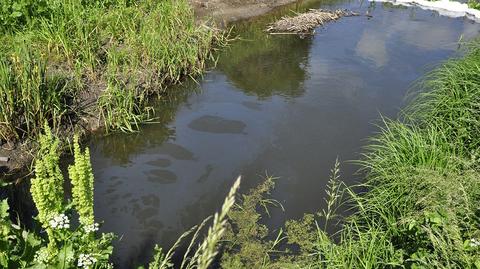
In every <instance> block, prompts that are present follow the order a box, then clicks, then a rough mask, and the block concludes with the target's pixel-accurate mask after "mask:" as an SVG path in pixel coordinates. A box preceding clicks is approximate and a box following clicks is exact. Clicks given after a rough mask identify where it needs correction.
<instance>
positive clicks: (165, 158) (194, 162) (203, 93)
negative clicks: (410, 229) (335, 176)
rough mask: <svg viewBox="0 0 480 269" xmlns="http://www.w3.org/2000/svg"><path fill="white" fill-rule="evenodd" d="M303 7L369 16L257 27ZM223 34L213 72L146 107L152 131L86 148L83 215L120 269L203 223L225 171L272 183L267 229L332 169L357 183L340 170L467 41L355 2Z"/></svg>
mask: <svg viewBox="0 0 480 269" xmlns="http://www.w3.org/2000/svg"><path fill="white" fill-rule="evenodd" d="M306 8H326V9H336V8H347V9H349V10H352V11H356V12H359V13H360V14H365V13H368V14H369V15H371V17H367V16H359V17H348V18H342V19H341V20H339V21H338V22H334V23H331V24H328V25H327V26H325V27H322V28H318V29H317V30H316V33H315V35H311V36H305V37H303V38H300V37H298V36H294V35H273V36H272V35H268V34H266V33H265V32H264V31H263V30H264V29H265V25H266V23H268V22H272V21H274V20H275V19H276V18H279V17H281V16H283V15H286V14H291V12H292V11H291V10H296V11H302V10H305V9H306ZM234 29H235V30H234V32H235V33H236V34H237V35H238V36H239V37H240V38H241V39H239V40H236V41H235V42H233V43H232V44H231V45H230V46H229V47H228V48H226V49H225V50H224V51H222V52H221V53H220V55H219V56H218V63H217V66H216V68H213V69H211V70H210V71H209V72H208V73H206V74H205V76H204V77H203V78H201V79H198V83H195V82H193V81H188V82H186V83H184V84H183V85H181V86H178V87H174V88H172V89H171V90H170V91H169V92H170V94H169V95H168V96H167V97H165V98H163V99H162V100H160V101H157V102H155V104H154V107H155V110H156V113H157V115H158V118H157V119H156V120H155V122H152V123H150V124H147V125H144V126H142V128H141V130H140V131H139V132H138V133H134V134H114V135H110V136H106V137H97V138H94V139H93V140H92V141H91V144H90V148H91V151H92V162H93V166H94V167H93V168H94V173H95V177H96V183H95V200H96V202H95V210H96V217H97V220H98V221H104V225H103V228H102V229H103V231H109V232H114V233H116V234H118V235H120V236H121V238H120V242H119V243H117V244H116V249H115V257H114V259H115V263H116V264H118V265H119V267H120V268H132V266H133V265H139V264H145V263H147V262H148V260H149V259H150V258H151V251H152V248H153V246H154V244H156V243H158V244H161V245H162V246H164V247H168V246H170V245H171V244H172V243H173V242H174V241H175V239H176V238H178V236H179V235H181V234H182V233H183V231H185V230H187V229H188V228H190V227H191V226H193V225H195V224H198V223H199V222H201V220H203V219H204V218H205V217H207V216H208V215H210V214H213V213H214V212H215V211H216V210H218V209H219V208H220V206H221V203H222V200H223V199H224V197H225V195H226V193H227V192H228V189H229V188H230V186H231V185H232V183H233V181H234V179H235V178H236V177H237V176H238V175H242V176H243V182H242V189H241V191H242V192H246V191H247V190H248V189H249V188H251V187H254V186H255V185H257V184H259V183H260V182H261V181H262V179H263V178H264V177H265V176H266V175H272V176H276V177H278V179H277V181H276V182H277V184H276V188H275V190H274V192H273V193H272V195H273V197H274V198H276V199H277V200H279V201H280V202H282V204H283V206H284V209H285V210H284V211H281V210H276V211H274V212H273V214H272V216H271V217H270V218H269V219H267V220H266V222H267V223H268V224H269V225H270V226H271V227H273V228H275V227H279V225H281V224H282V223H283V222H284V221H285V219H288V218H298V217H301V216H302V215H303V213H309V212H315V211H317V210H319V209H321V208H322V204H323V202H322V201H323V198H324V188H325V184H326V182H327V181H328V178H329V173H330V169H331V168H332V166H333V165H334V163H335V160H336V159H337V158H338V159H339V160H340V161H342V165H341V169H342V180H344V181H346V182H347V183H348V184H353V183H355V182H358V181H359V180H361V178H360V177H359V176H358V175H356V174H355V173H354V172H355V171H356V169H358V167H355V165H354V164H352V163H351V162H348V161H349V160H354V159H357V158H359V157H360V153H361V152H362V147H363V146H364V145H365V144H366V142H367V138H368V137H369V136H371V135H372V134H374V133H375V131H376V130H378V128H377V127H375V124H377V123H379V122H380V119H381V116H385V117H395V115H396V114H397V113H398V111H399V109H400V108H401V107H402V106H403V105H404V102H405V99H404V98H405V95H406V93H407V91H408V89H409V88H410V87H411V85H412V83H414V82H415V81H416V80H417V79H418V78H420V77H421V76H422V75H423V74H425V73H426V72H428V71H429V70H431V69H432V68H433V67H435V65H438V64H439V63H440V62H441V61H443V60H445V59H447V58H449V57H451V56H455V55H458V41H459V40H463V41H465V40H468V39H471V38H472V37H475V36H477V35H479V33H480V27H479V25H478V24H474V23H473V22H471V21H469V20H468V19H464V18H455V19H452V18H448V17H443V16H440V15H438V14H437V13H435V12H433V11H424V10H421V9H420V8H418V7H408V8H405V7H399V6H392V5H390V4H388V3H370V2H360V1H349V2H338V1H337V2H333V1H329V2H326V1H316V2H315V1H314V2H309V4H308V5H293V6H288V7H284V8H281V9H279V10H277V11H275V12H273V13H272V14H270V15H268V16H265V17H262V18H257V19H255V20H251V21H247V22H242V23H239V24H237V25H236V26H235V28H234Z"/></svg>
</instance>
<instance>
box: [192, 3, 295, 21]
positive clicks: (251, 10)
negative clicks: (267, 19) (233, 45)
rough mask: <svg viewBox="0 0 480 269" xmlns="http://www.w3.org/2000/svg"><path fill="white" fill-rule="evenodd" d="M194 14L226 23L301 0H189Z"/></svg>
mask: <svg viewBox="0 0 480 269" xmlns="http://www.w3.org/2000/svg"><path fill="white" fill-rule="evenodd" d="M190 2H191V3H192V5H193V7H194V8H195V14H196V15H197V16H198V17H200V18H202V17H213V18H214V19H215V20H217V21H219V22H221V23H228V22H233V21H238V20H243V19H248V18H252V17H255V16H259V15H262V14H265V13H267V12H269V11H271V10H272V9H274V8H276V7H279V6H283V5H286V4H291V3H295V2H297V3H303V2H304V1H303V0H190Z"/></svg>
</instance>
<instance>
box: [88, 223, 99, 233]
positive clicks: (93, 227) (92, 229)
mask: <svg viewBox="0 0 480 269" xmlns="http://www.w3.org/2000/svg"><path fill="white" fill-rule="evenodd" d="M98 228H100V225H99V224H98V223H94V224H91V225H87V226H85V228H84V230H85V232H87V233H91V232H96V231H98Z"/></svg>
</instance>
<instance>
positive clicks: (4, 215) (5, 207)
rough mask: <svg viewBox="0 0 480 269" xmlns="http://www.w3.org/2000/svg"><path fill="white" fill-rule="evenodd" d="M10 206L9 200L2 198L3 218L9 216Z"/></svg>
mask: <svg viewBox="0 0 480 269" xmlns="http://www.w3.org/2000/svg"><path fill="white" fill-rule="evenodd" d="M9 209H10V207H9V206H8V202H7V200H2V201H1V202H0V218H1V219H6V218H8V210H9Z"/></svg>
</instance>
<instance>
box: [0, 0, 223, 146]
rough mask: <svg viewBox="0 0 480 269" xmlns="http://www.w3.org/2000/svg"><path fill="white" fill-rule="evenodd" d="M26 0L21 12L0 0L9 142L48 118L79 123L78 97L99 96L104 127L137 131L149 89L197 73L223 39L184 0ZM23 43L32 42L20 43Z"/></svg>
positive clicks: (1, 103)
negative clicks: (214, 46) (197, 20)
mask: <svg viewBox="0 0 480 269" xmlns="http://www.w3.org/2000/svg"><path fill="white" fill-rule="evenodd" d="M7 2H8V1H7ZM21 2H22V3H23V4H24V5H23V4H22V5H23V6H22V8H18V9H19V10H18V12H17V11H15V10H16V9H17V6H12V5H11V4H9V3H3V2H2V4H1V5H2V6H4V9H1V11H0V18H4V19H3V21H2V24H1V27H0V32H2V36H1V37H0V43H1V44H0V72H1V76H2V77H1V78H0V79H1V80H0V88H1V89H2V93H1V95H2V96H1V98H0V109H1V110H0V112H2V113H0V114H1V115H2V116H1V117H2V118H1V119H0V124H1V129H0V135H1V138H2V140H7V141H10V140H14V141H15V140H22V139H25V138H27V137H35V136H36V135H37V134H38V132H39V128H40V127H41V126H42V125H43V122H45V121H47V122H49V123H51V127H54V128H57V127H58V126H59V125H61V124H62V122H63V121H67V122H73V123H75V122H76V121H78V120H79V119H80V117H79V116H76V114H77V113H79V114H80V115H81V114H82V113H83V112H84V111H82V110H80V111H79V110H78V109H85V108H84V107H83V106H81V105H79V104H83V103H85V102H84V101H85V100H82V99H81V98H83V97H82V96H90V97H89V98H92V99H93V101H94V102H93V103H94V104H98V107H96V108H94V109H93V111H94V113H93V114H96V115H100V116H101V117H102V118H101V119H100V120H101V121H102V122H103V124H104V125H105V126H106V127H107V130H112V129H119V130H122V131H132V130H134V129H135V128H136V127H137V126H138V124H139V123H141V122H142V121H143V120H145V119H147V118H148V115H149V114H148V112H149V109H148V108H147V102H146V99H147V97H148V95H150V94H161V93H162V92H163V91H165V89H166V87H167V86H168V85H171V84H174V83H178V82H180V81H181V80H182V79H183V78H184V77H187V76H191V77H195V76H198V75H200V74H201V73H202V71H203V70H204V68H205V64H206V61H208V60H209V59H210V58H211V52H212V45H214V43H217V41H218V42H221V41H222V39H221V38H220V36H221V35H220V33H219V32H218V31H217V30H215V29H214V28H212V27H209V26H207V25H206V24H202V23H197V22H196V21H195V16H194V14H193V10H192V8H191V7H190V5H189V3H188V1H187V0H165V1H154V0H97V1H83V0H68V1H60V0H42V1H38V2H37V1H31V0H22V1H21ZM9 12H10V13H11V14H10V13H9ZM11 16H18V17H16V19H15V20H13V19H12V20H9V19H8V18H10V17H11ZM25 43H27V44H28V49H23V50H18V49H16V48H18V47H26V46H24V45H22V44H25ZM67 82H68V83H67ZM82 92H87V93H88V94H82ZM40 93H41V94H40ZM76 97H78V98H76ZM96 99H100V102H98V103H97V102H95V101H96ZM87 101H92V100H87ZM90 103H91V102H90ZM40 104H41V106H42V107H41V108H39V106H40ZM91 111H92V110H91V109H90V113H91ZM66 115H68V116H69V117H68V119H65V116H66Z"/></svg>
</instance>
